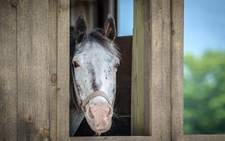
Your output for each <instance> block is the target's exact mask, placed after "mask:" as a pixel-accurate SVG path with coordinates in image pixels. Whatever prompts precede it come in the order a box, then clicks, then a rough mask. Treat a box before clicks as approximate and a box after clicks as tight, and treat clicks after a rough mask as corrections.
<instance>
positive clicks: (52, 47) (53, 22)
mask: <svg viewBox="0 0 225 141" xmlns="http://www.w3.org/2000/svg"><path fill="white" fill-rule="evenodd" d="M57 4H58V3H57V0H49V5H48V9H49V14H48V37H49V40H48V42H49V54H48V58H49V63H50V64H49V77H48V80H49V81H50V83H49V95H50V96H49V106H50V111H49V112H50V113H49V120H50V138H51V140H53V141H56V139H57V134H56V131H57V95H56V91H57V73H56V72H57Z"/></svg>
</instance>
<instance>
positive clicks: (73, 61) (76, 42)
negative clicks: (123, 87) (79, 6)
mask: <svg viewBox="0 0 225 141" xmlns="http://www.w3.org/2000/svg"><path fill="white" fill-rule="evenodd" d="M115 37H116V28H115V21H114V19H113V18H112V17H111V16H110V15H108V17H107V19H106V21H105V24H104V29H94V30H92V31H90V32H89V33H87V24H86V21H85V18H84V16H82V15H81V16H79V17H78V19H77V21H76V24H75V28H74V29H73V30H72V31H71V34H70V136H73V135H74V134H75V132H76V131H77V129H78V127H79V125H80V123H81V121H82V120H83V118H84V117H85V118H86V120H87V122H88V124H89V126H90V128H91V129H92V130H93V131H95V132H96V133H97V134H98V135H100V134H101V133H104V132H106V131H108V130H109V129H110V127H111V124H112V116H113V106H114V101H115V97H116V72H117V68H118V66H119V64H120V59H119V58H120V55H119V52H118V50H117V47H116V45H115V44H114V43H113V41H114V39H115Z"/></svg>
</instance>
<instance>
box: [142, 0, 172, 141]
mask: <svg viewBox="0 0 225 141" xmlns="http://www.w3.org/2000/svg"><path fill="white" fill-rule="evenodd" d="M170 10H171V7H170V0H157V1H156V0H152V1H151V3H150V17H151V18H149V21H150V22H149V23H148V25H149V27H148V30H150V37H151V39H149V40H151V41H150V44H151V48H150V49H151V51H150V52H151V56H150V64H151V65H150V67H151V68H150V70H151V71H150V95H151V99H150V100H152V104H151V106H152V113H151V114H152V136H153V139H154V140H155V141H159V140H161V141H169V140H171V127H170V126H171V109H170V72H171V69H170V60H171V59H170V58H171V57H170V52H171V13H170ZM146 28H147V26H146ZM146 45H147V44H146Z"/></svg>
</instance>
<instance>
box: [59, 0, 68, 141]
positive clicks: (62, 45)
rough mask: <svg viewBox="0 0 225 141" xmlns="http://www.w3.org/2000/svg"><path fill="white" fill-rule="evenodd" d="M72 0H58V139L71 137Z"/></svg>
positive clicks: (60, 140)
mask: <svg viewBox="0 0 225 141" xmlns="http://www.w3.org/2000/svg"><path fill="white" fill-rule="evenodd" d="M69 14H70V1H68V0H58V10H57V15H58V18H57V19H58V21H57V22H58V29H57V31H58V32H57V41H58V44H57V45H58V46H57V49H58V50H57V53H58V56H57V75H58V77H57V87H58V88H57V140H59V141H62V140H68V139H69V50H70V46H69V44H70V42H69V39H70V38H69V33H70V29H69V27H70V21H69Z"/></svg>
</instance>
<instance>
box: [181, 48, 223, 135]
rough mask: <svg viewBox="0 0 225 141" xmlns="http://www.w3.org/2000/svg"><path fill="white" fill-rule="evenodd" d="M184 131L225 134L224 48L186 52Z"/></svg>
mask: <svg viewBox="0 0 225 141" xmlns="http://www.w3.org/2000/svg"><path fill="white" fill-rule="evenodd" d="M184 134H225V52H224V51H220V52H219V51H217V52H216V51H206V52H205V53H204V54H203V55H202V56H201V57H195V56H193V55H191V54H187V55H185V56H184Z"/></svg>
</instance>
